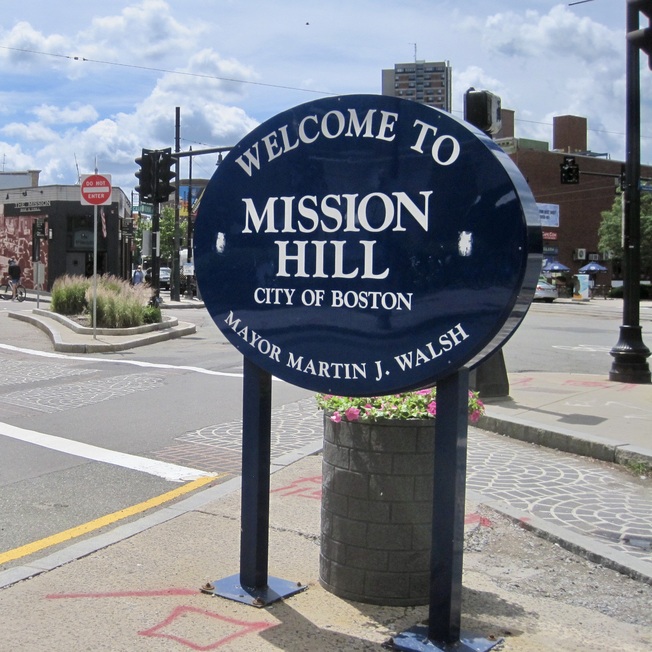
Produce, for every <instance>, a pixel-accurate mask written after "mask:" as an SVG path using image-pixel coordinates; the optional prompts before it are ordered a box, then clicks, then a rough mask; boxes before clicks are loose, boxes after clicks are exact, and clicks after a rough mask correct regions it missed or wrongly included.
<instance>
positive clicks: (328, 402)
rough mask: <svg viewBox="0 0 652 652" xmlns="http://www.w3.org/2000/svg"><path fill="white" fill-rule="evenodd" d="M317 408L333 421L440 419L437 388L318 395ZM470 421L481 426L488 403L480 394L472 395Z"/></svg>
mask: <svg viewBox="0 0 652 652" xmlns="http://www.w3.org/2000/svg"><path fill="white" fill-rule="evenodd" d="M316 399H317V406H318V407H319V409H321V410H324V411H325V412H332V414H331V416H330V419H331V421H334V422H336V423H339V422H340V421H342V420H346V421H360V422H370V421H376V420H378V419H434V418H435V417H436V416H437V389H436V388H435V387H432V388H430V389H419V390H416V391H413V392H404V393H402V394H391V395H389V396H365V397H354V396H335V395H333V394H317V396H316ZM468 409H469V420H470V421H471V423H477V421H478V419H480V417H481V416H482V415H483V414H484V411H485V407H484V403H483V402H482V401H481V400H480V399H479V398H478V393H477V392H469V408H468Z"/></svg>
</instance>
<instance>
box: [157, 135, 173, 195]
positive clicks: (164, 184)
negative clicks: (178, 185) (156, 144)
mask: <svg viewBox="0 0 652 652" xmlns="http://www.w3.org/2000/svg"><path fill="white" fill-rule="evenodd" d="M157 154H158V163H157V166H156V183H155V192H154V197H155V199H156V201H157V202H166V201H168V200H169V199H170V195H171V194H172V193H173V192H174V183H173V181H174V179H175V177H176V176H177V175H176V171H175V169H174V168H175V167H176V159H175V158H174V157H173V156H172V149H171V148H170V147H168V148H167V149H161V150H159V151H158V152H157Z"/></svg>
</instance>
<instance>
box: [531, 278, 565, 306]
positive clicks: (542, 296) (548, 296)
mask: <svg viewBox="0 0 652 652" xmlns="http://www.w3.org/2000/svg"><path fill="white" fill-rule="evenodd" d="M558 298H559V292H558V291H557V288H556V287H555V286H554V285H551V284H550V283H548V281H546V280H545V279H543V278H540V279H539V280H538V281H537V289H536V290H535V292H534V300H535V301H546V302H547V303H552V302H553V301H554V300H555V299H558Z"/></svg>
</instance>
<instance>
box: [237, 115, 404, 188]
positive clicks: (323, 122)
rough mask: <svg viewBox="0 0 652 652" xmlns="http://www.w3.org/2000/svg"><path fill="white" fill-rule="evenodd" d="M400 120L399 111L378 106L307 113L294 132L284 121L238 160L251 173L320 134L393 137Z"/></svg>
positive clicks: (388, 139) (321, 136) (312, 141)
mask: <svg viewBox="0 0 652 652" xmlns="http://www.w3.org/2000/svg"><path fill="white" fill-rule="evenodd" d="M397 120H398V114H397V113H391V112H389V111H377V110H376V109H370V110H369V111H367V113H366V114H365V115H364V117H362V118H360V116H358V112H357V110H356V109H348V111H347V113H344V112H342V111H329V112H328V113H326V114H325V115H324V116H322V117H321V118H319V117H318V116H317V115H307V116H305V117H304V118H303V119H302V120H301V122H300V123H299V125H298V126H297V127H296V128H295V127H294V125H292V130H293V133H288V132H289V130H290V125H283V126H282V127H279V129H278V130H276V131H272V132H271V133H269V134H267V135H266V136H263V138H261V139H260V140H259V141H256V142H255V143H254V144H253V145H252V146H251V147H250V148H249V149H248V150H247V151H246V152H245V153H244V154H242V155H241V156H239V157H238V158H237V159H236V163H237V164H238V165H239V166H240V167H241V168H242V169H243V170H244V171H245V173H246V174H247V176H250V177H251V176H252V175H253V173H254V172H255V171H256V170H260V168H261V165H262V164H263V163H269V162H271V161H273V160H275V159H277V158H279V157H280V156H282V155H283V154H285V153H287V152H290V151H292V150H293V149H296V148H297V147H299V146H300V145H310V144H312V143H314V142H316V141H317V140H319V139H320V138H327V139H330V140H332V139H335V138H339V137H341V136H343V137H345V138H376V139H378V140H386V141H392V140H394V138H395V137H396V134H395V133H394V126H395V125H396V121H397Z"/></svg>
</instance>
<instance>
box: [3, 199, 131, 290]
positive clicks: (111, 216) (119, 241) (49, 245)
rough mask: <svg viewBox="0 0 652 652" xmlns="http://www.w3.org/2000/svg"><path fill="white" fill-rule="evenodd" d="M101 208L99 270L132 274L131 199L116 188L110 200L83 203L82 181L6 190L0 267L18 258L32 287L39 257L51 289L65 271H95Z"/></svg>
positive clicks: (87, 273) (46, 285) (25, 280)
mask: <svg viewBox="0 0 652 652" xmlns="http://www.w3.org/2000/svg"><path fill="white" fill-rule="evenodd" d="M95 210H97V230H96V233H95V236H96V237H97V269H98V272H99V273H100V274H106V273H108V274H114V275H116V276H120V277H122V278H129V275H130V271H131V256H132V249H133V229H132V228H131V203H130V202H129V200H128V199H127V196H126V195H125V193H124V192H123V191H122V190H121V189H120V188H113V195H112V203H111V204H109V205H107V206H100V207H97V209H95V208H94V207H93V206H83V205H82V204H81V201H80V189H79V186H40V187H29V188H12V189H9V190H3V191H2V202H1V203H0V273H1V274H2V275H3V276H4V275H5V274H6V271H7V266H8V261H9V259H10V258H14V259H16V260H17V261H18V263H19V265H20V267H21V269H22V270H23V278H22V280H23V284H24V285H25V287H26V288H27V289H34V288H35V287H36V284H37V282H38V281H39V278H38V277H37V267H38V266H37V265H36V264H35V263H36V262H40V263H41V264H42V269H43V280H42V283H41V284H40V285H41V288H42V289H44V290H50V289H51V287H52V284H53V283H54V281H55V280H56V278H57V277H59V276H62V275H64V274H75V275H81V276H90V275H91V274H92V273H93V248H94V247H93V244H94V229H93V224H94V222H95V216H94V211H95Z"/></svg>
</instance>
